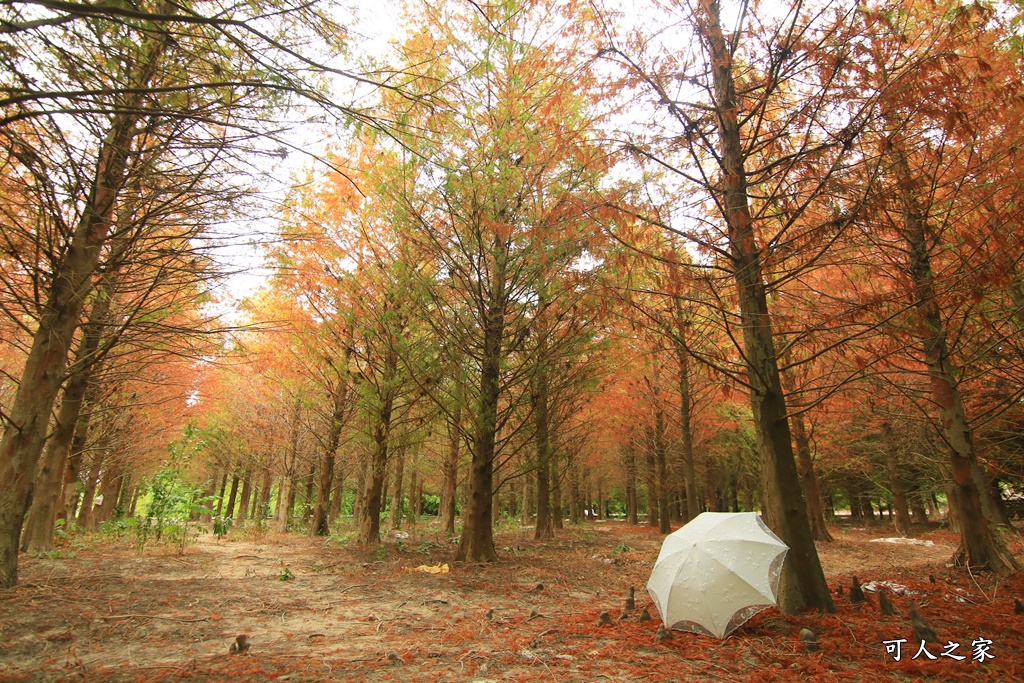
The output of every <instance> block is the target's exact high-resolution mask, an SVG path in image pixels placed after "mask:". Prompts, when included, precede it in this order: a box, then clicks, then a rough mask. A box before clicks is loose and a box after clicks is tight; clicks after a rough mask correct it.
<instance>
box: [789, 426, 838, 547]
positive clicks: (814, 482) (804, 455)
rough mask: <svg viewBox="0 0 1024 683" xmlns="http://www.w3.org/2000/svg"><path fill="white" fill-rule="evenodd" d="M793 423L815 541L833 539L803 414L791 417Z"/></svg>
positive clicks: (798, 465)
mask: <svg viewBox="0 0 1024 683" xmlns="http://www.w3.org/2000/svg"><path fill="white" fill-rule="evenodd" d="M790 420H791V424H792V425H793V438H794V439H795V440H796V455H797V471H798V472H799V473H800V487H801V488H802V489H803V492H804V502H805V503H807V521H808V522H809V523H810V525H811V534H812V535H813V536H814V540H815V541H831V540H832V534H831V533H829V530H828V525H827V524H826V522H825V508H824V507H823V506H822V504H821V489H820V487H819V486H818V477H817V475H816V474H815V473H814V461H813V460H812V459H811V443H810V439H808V438H807V429H806V427H805V426H804V418H803V415H794V416H793V417H792V418H790Z"/></svg>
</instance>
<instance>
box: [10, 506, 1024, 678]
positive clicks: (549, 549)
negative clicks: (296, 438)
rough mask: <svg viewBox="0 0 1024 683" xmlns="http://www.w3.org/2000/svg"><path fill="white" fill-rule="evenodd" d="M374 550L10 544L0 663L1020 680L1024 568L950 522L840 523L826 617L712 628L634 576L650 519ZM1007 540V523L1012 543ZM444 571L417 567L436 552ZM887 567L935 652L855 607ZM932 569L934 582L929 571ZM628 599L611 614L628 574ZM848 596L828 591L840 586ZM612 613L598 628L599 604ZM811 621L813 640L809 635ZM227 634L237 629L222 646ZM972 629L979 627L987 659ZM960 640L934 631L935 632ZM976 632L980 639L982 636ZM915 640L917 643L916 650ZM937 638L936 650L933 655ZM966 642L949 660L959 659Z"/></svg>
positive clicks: (406, 673) (424, 530)
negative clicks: (27, 553)
mask: <svg viewBox="0 0 1024 683" xmlns="http://www.w3.org/2000/svg"><path fill="white" fill-rule="evenodd" d="M402 535H403V536H406V537H404V538H395V537H394V536H389V537H388V538H387V540H386V542H385V543H383V544H382V545H380V546H379V547H376V548H369V549H366V548H360V547H357V546H353V545H348V544H339V543H338V542H337V541H336V540H329V541H325V540H323V539H310V538H307V537H302V536H295V535H291V536H282V535H266V536H262V537H258V536H253V535H250V536H248V537H246V536H244V535H243V534H239V535H238V536H236V537H232V538H228V539H223V540H217V539H216V538H214V537H212V536H202V537H200V538H199V540H198V542H197V543H195V544H193V545H190V546H187V547H186V548H185V552H184V554H180V555H179V554H177V552H176V550H174V549H172V548H170V547H166V546H157V547H152V546H151V547H148V548H146V550H145V552H144V553H143V554H139V553H137V552H136V551H135V550H134V549H133V548H131V547H130V546H128V545H127V544H123V543H119V542H117V541H111V540H108V539H101V538H100V537H93V538H92V539H91V540H89V541H88V542H85V543H82V544H80V545H78V546H77V547H72V546H68V547H65V548H64V549H63V557H57V558H54V559H45V558H43V559H33V558H25V559H24V561H23V565H22V568H21V583H20V584H19V585H18V586H17V587H16V588H14V589H10V590H4V591H0V680H2V681H20V680H25V681H179V680H191V681H221V680H234V681H293V682H295V681H349V680H352V681H360V680H367V681H480V682H483V681H548V680H550V681H657V680H672V681H676V680H687V681H774V680H787V679H791V680H815V681H865V682H868V681H878V680H896V681H902V680H912V679H913V680H918V679H923V680H936V681H940V680H941V681H1013V680H1022V679H1024V626H1022V617H1021V616H1020V615H1017V614H1015V612H1014V598H1015V597H1021V596H1024V577H1021V576H1019V575H1015V576H1012V577H1010V578H1008V579H1003V580H998V579H995V578H994V577H992V576H990V575H988V574H978V573H975V574H973V575H972V574H971V573H969V572H967V571H964V570H954V569H948V568H946V567H945V562H946V561H947V559H948V558H949V557H950V555H951V554H952V552H953V550H954V549H955V544H956V542H957V539H956V536H955V535H954V534H951V533H950V532H948V531H941V530H933V531H929V532H925V533H922V534H921V535H920V536H919V541H925V542H929V543H930V544H915V545H898V544H891V543H878V542H871V541H872V539H877V538H883V537H887V536H892V535H893V533H892V529H891V527H885V526H880V527H872V528H869V529H835V536H836V540H835V542H833V543H822V544H820V546H819V552H820V553H821V557H822V563H823V565H824V567H825V572H826V575H827V577H828V580H829V586H830V587H831V589H832V590H833V592H834V593H836V604H837V608H838V612H837V613H836V614H834V615H822V614H817V613H806V614H802V615H800V616H796V617H789V616H781V615H780V614H779V613H778V612H777V611H776V610H775V609H771V610H767V611H765V612H762V613H761V614H759V615H758V616H756V617H755V618H754V619H752V620H751V621H749V622H747V623H746V624H745V625H744V626H742V627H741V628H739V629H738V630H737V631H736V632H734V633H733V634H732V635H731V636H730V637H728V638H726V639H725V640H721V641H719V640H716V639H712V638H708V637H704V636H699V635H694V634H690V633H680V632H674V633H673V634H672V637H671V638H670V639H667V640H660V641H659V642H655V634H656V631H657V628H658V624H659V623H660V622H659V621H658V616H657V613H656V611H654V610H653V608H652V613H653V616H654V619H653V620H652V621H649V622H640V621H638V619H637V615H638V613H639V611H641V610H642V609H643V607H644V606H645V605H647V604H649V600H648V598H647V595H646V591H645V590H644V589H643V586H644V585H645V583H646V580H647V577H648V575H649V573H650V569H651V567H652V566H653V563H654V560H655V558H656V556H657V552H658V549H659V547H660V544H661V539H662V537H661V536H660V535H659V534H658V533H656V530H654V529H650V528H648V527H635V526H630V525H627V524H625V523H622V522H614V521H607V522H591V523H588V524H585V525H582V526H578V527H573V528H568V529H566V530H564V531H561V532H559V537H558V539H557V540H556V541H553V542H547V543H541V542H535V541H533V540H532V529H525V528H523V529H517V530H512V531H506V532H504V533H499V534H497V536H496V538H497V550H498V555H499V557H500V559H501V561H500V562H498V563H495V564H487V565H482V564H465V563H454V562H451V558H452V555H453V552H454V545H453V544H452V543H451V542H449V541H448V540H447V539H445V538H444V537H443V536H441V535H439V534H436V533H434V527H432V526H431V525H429V524H422V523H421V524H419V525H417V526H414V527H412V528H411V529H410V530H409V531H408V533H407V534H406V533H403V534H402ZM1013 547H1014V549H1015V550H1016V551H1017V552H1019V551H1020V550H1021V544H1020V540H1019V537H1018V538H1017V540H1016V541H1015V542H1014V545H1013ZM445 564H447V565H448V569H449V571H447V572H445V573H428V572H425V571H416V568H417V567H420V566H426V567H432V568H433V567H440V568H441V570H442V572H443V566H444V565H445ZM854 574H856V575H857V577H858V578H859V579H860V581H861V582H862V583H865V584H867V583H868V582H871V581H888V582H893V583H896V584H900V585H901V586H905V587H906V588H907V589H908V590H910V591H913V592H915V593H916V594H917V595H916V600H917V602H918V604H919V605H920V606H921V612H922V613H923V615H924V616H925V618H926V619H927V620H928V621H929V622H930V623H931V625H932V626H933V627H934V628H935V630H936V631H937V633H938V637H939V639H940V641H941V645H935V644H930V645H928V651H929V652H930V653H931V655H932V656H934V657H936V659H934V660H932V659H927V656H926V655H925V654H924V653H918V649H919V648H918V645H917V644H916V643H913V642H907V643H902V644H901V652H900V654H901V657H900V661H899V662H897V661H895V659H894V655H893V654H892V653H887V652H886V647H885V645H884V644H883V641H888V640H896V639H900V638H906V639H907V640H908V641H911V640H912V637H913V636H912V635H911V625H910V622H909V619H908V617H907V598H906V597H905V596H901V595H893V596H892V601H893V603H894V605H895V608H896V611H897V613H898V615H897V616H889V617H885V616H881V615H880V614H879V608H878V596H877V593H871V592H870V591H869V592H868V602H867V603H865V604H861V605H852V604H851V603H850V600H849V598H848V597H847V596H848V593H849V591H848V589H847V588H848V586H849V585H850V582H851V577H852V575H854ZM930 578H934V582H932V581H931V580H930ZM631 585H632V586H636V587H637V599H636V611H634V612H633V613H632V614H630V615H628V617H627V618H625V619H620V616H621V614H622V611H623V605H624V601H625V598H626V596H627V594H628V590H629V587H630V586H631ZM840 586H842V587H843V594H842V595H841V596H840V595H839V594H838V590H839V587H840ZM604 610H607V611H609V613H610V615H611V617H612V623H611V624H610V625H608V626H603V627H602V626H599V625H598V618H599V615H600V613H601V612H602V611H604ZM802 627H806V628H808V629H810V630H812V631H813V632H815V633H816V634H817V636H818V641H819V645H820V649H819V650H818V651H816V652H808V651H807V650H806V649H805V647H804V646H803V645H802V644H801V642H800V640H799V637H798V634H799V631H800V629H801V628H802ZM239 634H246V635H247V636H248V638H249V641H250V642H251V647H250V648H249V650H248V652H246V653H245V654H244V655H241V656H239V655H233V654H230V653H229V646H230V644H231V643H232V642H233V641H234V639H235V637H236V636H237V635H239ZM978 640H990V641H991V645H990V646H988V648H989V649H988V654H991V655H992V658H987V657H985V658H984V659H985V661H984V662H979V661H977V660H976V658H975V653H976V651H977V649H978V646H977V645H972V643H974V642H975V641H978ZM949 641H953V642H954V643H959V644H960V647H959V648H957V649H952V650H951V649H949V647H948V642H949ZM982 645H984V643H982ZM915 655H917V656H916V658H915ZM947 655H951V656H947ZM958 656H964V657H965V659H963V660H958V659H955V657H958Z"/></svg>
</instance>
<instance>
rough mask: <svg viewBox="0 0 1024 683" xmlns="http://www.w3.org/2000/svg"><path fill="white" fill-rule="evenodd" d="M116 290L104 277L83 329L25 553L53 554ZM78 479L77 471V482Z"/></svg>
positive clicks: (40, 478) (38, 485) (42, 470)
mask: <svg viewBox="0 0 1024 683" xmlns="http://www.w3.org/2000/svg"><path fill="white" fill-rule="evenodd" d="M112 298H113V286H112V280H111V278H110V276H109V275H108V276H107V277H104V279H103V283H102V286H101V287H100V288H99V289H98V290H97V294H96V296H95V297H93V302H92V307H91V309H90V311H89V319H88V321H87V322H86V324H85V325H84V326H83V330H82V332H83V333H82V340H81V341H80V342H79V344H78V349H77V350H76V352H75V362H74V363H73V364H72V365H71V368H70V370H69V371H68V382H67V384H66V385H65V386H64V393H63V395H62V396H61V402H60V410H59V411H58V413H57V423H56V425H55V426H54V431H53V434H52V435H51V436H50V440H49V442H48V443H47V444H46V449H45V451H44V453H43V458H42V461H41V462H40V465H39V473H38V474H37V475H36V481H35V485H34V494H33V497H32V506H31V507H30V508H29V512H28V517H27V519H26V520H25V530H24V533H23V536H22V550H25V551H27V552H29V553H32V554H37V555H38V554H41V553H44V552H46V551H48V550H53V528H54V523H55V522H56V519H57V509H58V507H59V506H60V504H61V502H62V501H61V488H62V484H63V483H64V477H65V473H66V472H67V469H68V467H67V461H68V457H69V455H70V451H71V442H72V439H73V438H74V435H75V426H76V425H77V424H78V420H79V417H80V416H81V415H82V405H83V403H84V402H85V395H86V390H87V389H88V387H89V378H90V377H92V376H93V371H94V370H95V365H96V362H97V360H98V359H97V358H96V352H97V350H98V349H99V345H100V340H101V339H102V336H103V327H104V324H105V322H106V320H107V316H108V314H109V312H110V302H111V299H112ZM77 478H78V473H77V471H76V472H75V479H77Z"/></svg>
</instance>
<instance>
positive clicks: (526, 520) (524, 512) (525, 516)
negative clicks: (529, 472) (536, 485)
mask: <svg viewBox="0 0 1024 683" xmlns="http://www.w3.org/2000/svg"><path fill="white" fill-rule="evenodd" d="M519 483H520V488H519V495H520V500H521V501H522V503H520V505H519V526H529V525H530V477H523V478H522V480H521V481H520V482H519Z"/></svg>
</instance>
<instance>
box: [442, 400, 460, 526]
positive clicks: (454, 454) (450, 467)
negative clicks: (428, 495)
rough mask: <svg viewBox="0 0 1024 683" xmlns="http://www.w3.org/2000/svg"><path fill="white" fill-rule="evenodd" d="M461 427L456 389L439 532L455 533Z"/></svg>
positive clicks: (444, 463) (443, 480)
mask: <svg viewBox="0 0 1024 683" xmlns="http://www.w3.org/2000/svg"><path fill="white" fill-rule="evenodd" d="M461 425H462V392H461V391H459V390H458V388H456V392H455V409H454V410H453V411H452V421H451V423H450V424H449V425H448V430H449V431H448V453H447V457H445V459H444V462H443V463H442V465H441V475H442V482H441V510H440V514H441V531H442V532H443V533H444V534H446V535H448V536H451V535H453V534H454V533H455V492H456V489H457V486H458V483H459V441H460V439H461V435H462V433H461V431H460V430H461Z"/></svg>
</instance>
